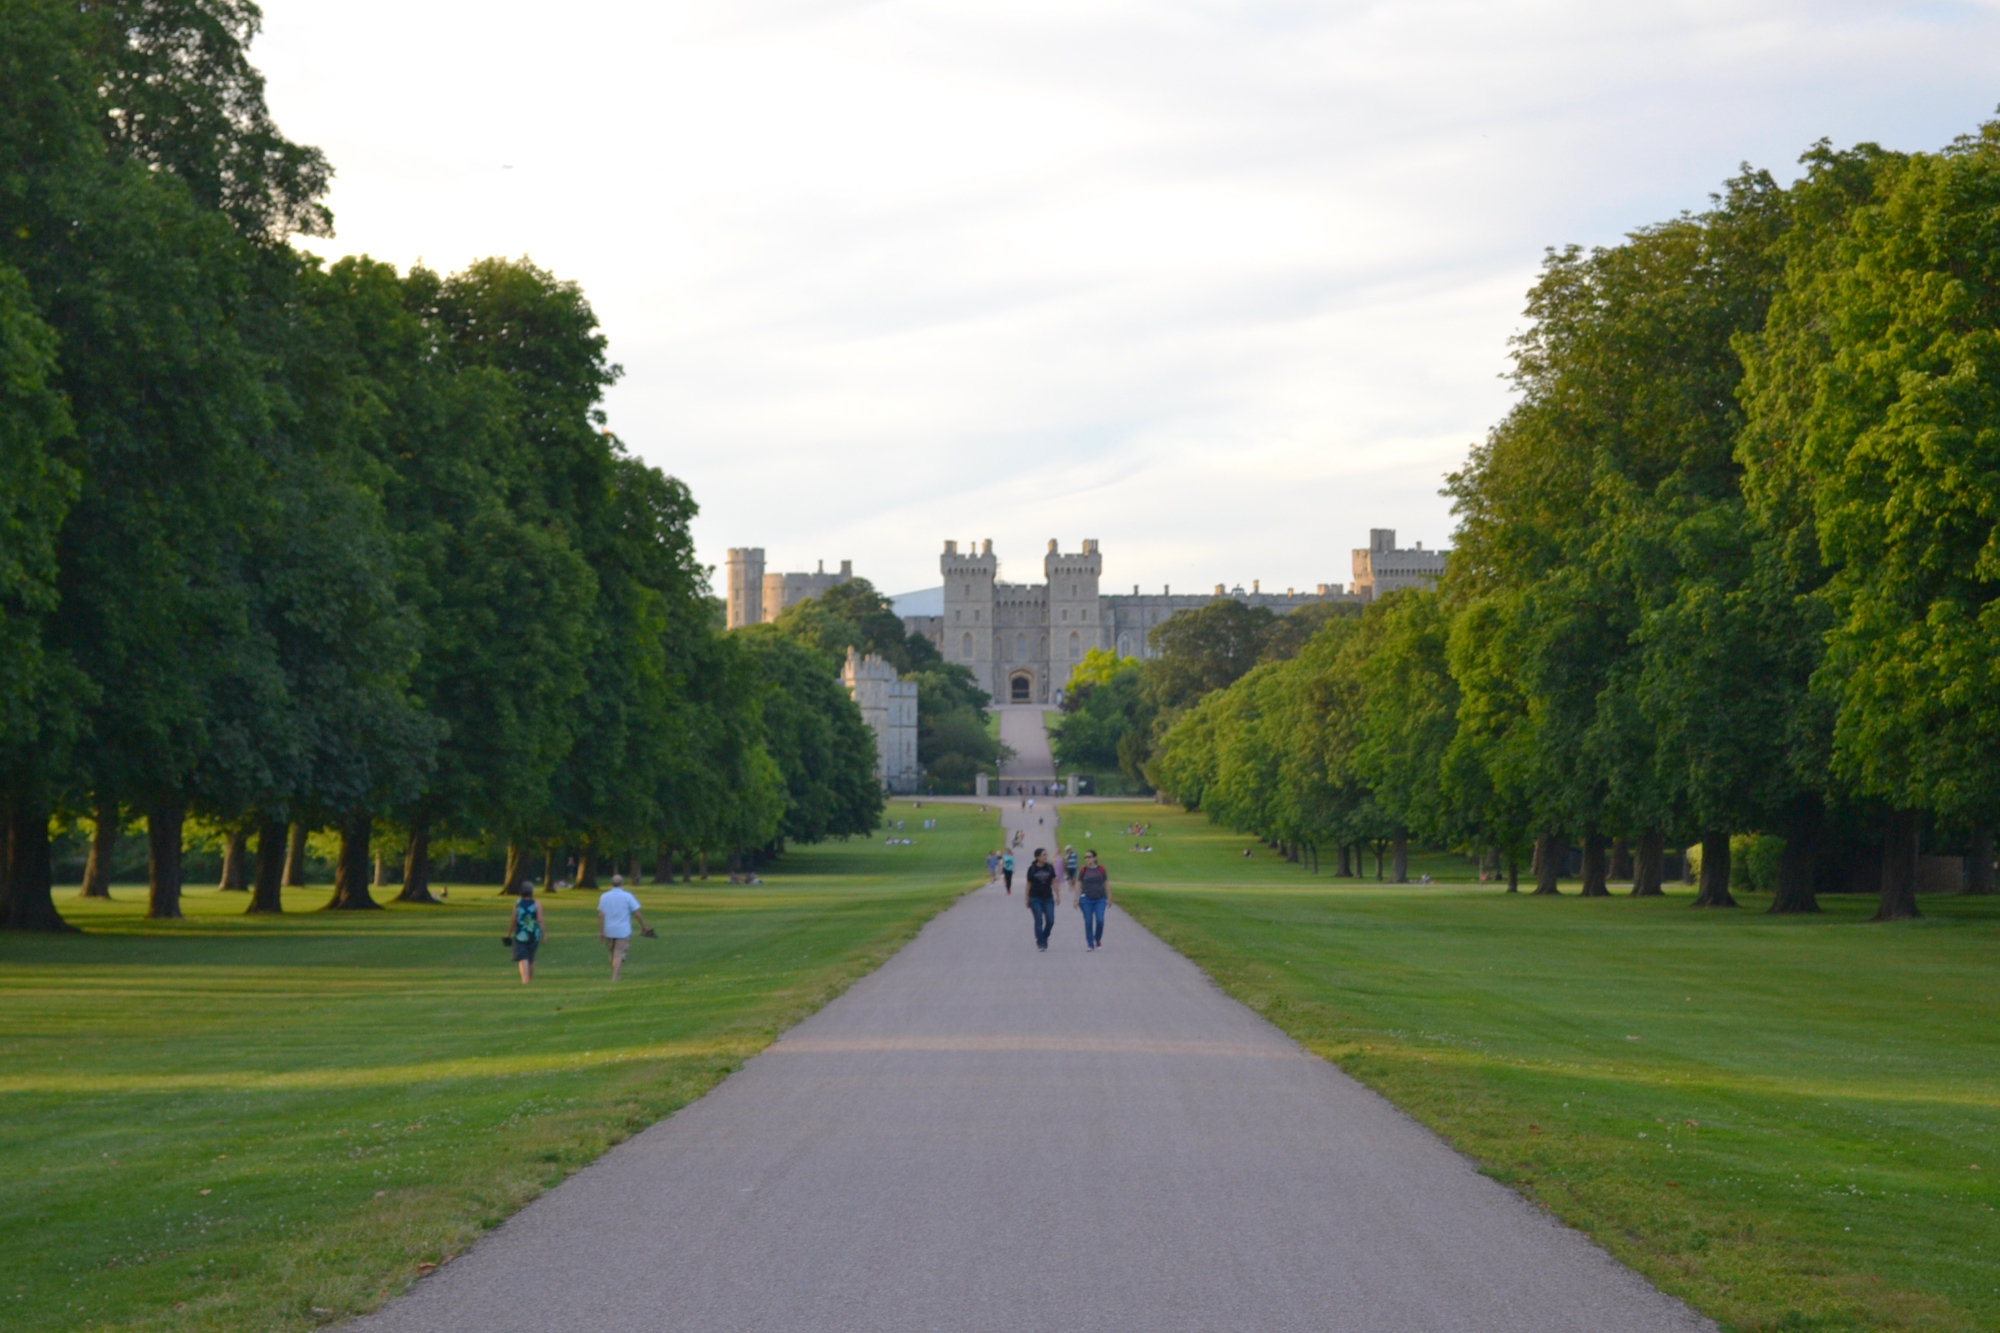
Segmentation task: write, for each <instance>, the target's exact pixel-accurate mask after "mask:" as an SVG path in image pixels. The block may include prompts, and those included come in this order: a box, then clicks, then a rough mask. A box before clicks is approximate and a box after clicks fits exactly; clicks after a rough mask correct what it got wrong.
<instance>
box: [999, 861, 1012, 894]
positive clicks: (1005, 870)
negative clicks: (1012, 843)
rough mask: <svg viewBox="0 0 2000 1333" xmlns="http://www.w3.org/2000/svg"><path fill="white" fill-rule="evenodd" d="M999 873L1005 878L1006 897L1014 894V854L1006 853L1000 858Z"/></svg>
mask: <svg viewBox="0 0 2000 1333" xmlns="http://www.w3.org/2000/svg"><path fill="white" fill-rule="evenodd" d="M1000 873H1001V874H1003V875H1005V876H1006V877H1007V896H1008V897H1010V898H1011V897H1012V896H1013V894H1014V853H1012V852H1007V853H1005V854H1003V855H1002V856H1001V858H1000Z"/></svg>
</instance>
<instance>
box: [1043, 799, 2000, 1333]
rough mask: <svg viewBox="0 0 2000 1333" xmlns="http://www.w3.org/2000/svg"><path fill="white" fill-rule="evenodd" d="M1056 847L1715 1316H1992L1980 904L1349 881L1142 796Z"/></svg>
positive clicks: (1091, 810) (1262, 1003)
mask: <svg viewBox="0 0 2000 1333" xmlns="http://www.w3.org/2000/svg"><path fill="white" fill-rule="evenodd" d="M1134 821H1139V822H1150V823H1151V824H1153V826H1154V827H1153V830H1152V831H1151V832H1150V833H1148V834H1146V835H1144V836H1142V837H1139V838H1136V839H1135V838H1134V837H1133V836H1132V835H1129V834H1127V833H1125V832H1124V831H1123V830H1124V826H1125V825H1127V824H1129V823H1131V822H1134ZM1086 830H1088V831H1089V832H1090V833H1091V835H1092V836H1091V837H1090V838H1089V839H1088V840H1086V839H1085V838H1084V837H1083V836H1082V835H1083V833H1084V832H1085V831H1086ZM1063 837H1064V839H1065V840H1066V841H1072V842H1075V843H1076V844H1077V845H1078V846H1079V847H1084V846H1094V847H1095V848H1096V849H1097V850H1098V852H1099V854H1100V855H1101V856H1102V857H1103V858H1104V859H1105V861H1106V863H1107V865H1108V866H1109V868H1110V870H1111V876H1112V885H1113V891H1114V893H1115V894H1116V896H1117V898H1118V901H1119V902H1120V903H1121V904H1122V905H1123V906H1125V907H1127V908H1128V909H1130V910H1131V911H1132V912H1134V913H1135V914H1136V915H1137V916H1138V917H1139V918H1140V919H1141V920H1142V921H1144V922H1145V923H1146V924H1147V925H1148V926H1149V927H1150V928H1152V929H1153V930H1155V931H1156V932H1158V933H1159V934H1160V935H1161V937H1162V938H1164V939H1165V940H1166V941H1167V942H1168V943H1170V944H1172V945H1173V946H1174V947H1176V948H1178V949H1180V950H1182V951H1183V952H1184V953H1186V954H1187V955H1188V956H1189V957H1191V958H1193V959H1194V960H1195V961H1196V962H1197V963H1199V964H1200V965H1201V966H1202V967H1203V968H1205V969H1207V971H1208V972H1209V973H1210V975H1212V976H1213V977H1215V978H1216V980H1217V981H1218V982H1219V983H1220V984H1221V985H1222V986H1223V987H1224V988H1225V989H1226V990H1227V991H1228V992H1229V993H1230V994H1232V995H1234V996H1236V997H1237V998H1238V999H1240V1000H1242V1001H1243V1002H1244V1003H1246V1004H1248V1005H1249V1006H1250V1007H1251V1008H1253V1009H1255V1010H1257V1011H1258V1012H1259V1013H1262V1014H1264V1015H1265V1016H1266V1017H1268V1018H1269V1019H1270V1020H1271V1021H1272V1022H1274V1023H1276V1024H1278V1026H1280V1027H1282V1028H1283V1029H1285V1030H1286V1031H1287V1032H1289V1033H1291V1034H1292V1035H1293V1036H1294V1037H1296V1038H1297V1039H1298V1040H1299V1041H1301V1042H1302V1043H1303V1044H1304V1045H1305V1046H1307V1047H1308V1048H1309V1049H1311V1050H1313V1051H1315V1052H1317V1053H1319V1054H1321V1055H1323V1056H1325V1057H1326V1058H1328V1059H1330V1060H1333V1061H1335V1062H1336V1063H1338V1064H1339V1065H1340V1066H1341V1067H1342V1068H1344V1069H1346V1070H1347V1071H1348V1072H1349V1073H1351V1074H1353V1075H1354V1076H1356V1077H1357V1078H1359V1079H1361V1080H1362V1081H1364V1082H1366V1083H1368V1084H1369V1085H1370V1086H1372V1087H1374V1088H1376V1089H1378V1090H1380V1091H1381V1092H1382V1093H1384V1094H1385V1095H1387V1096H1388V1097H1389V1098H1391V1099H1392V1100H1393V1101H1395V1102H1396V1103H1397V1104H1399V1105H1401V1106H1403V1107H1404V1108H1406V1109H1407V1110H1408V1111H1409V1112H1410V1113H1411V1114H1413V1115H1415V1116H1416V1117H1417V1118H1418V1119H1420V1120H1422V1121H1423V1122H1424V1123H1425V1124H1428V1125H1430V1126H1431V1127H1433V1128H1434V1129H1436V1130H1437V1131H1438V1132H1440V1133H1441V1134H1443V1135H1444V1136H1445V1137H1446V1138H1447V1139H1449V1140H1450V1141H1451V1142H1453V1143H1454V1144H1456V1145H1458V1147H1459V1148H1460V1149H1462V1150H1463V1151H1464V1152H1466V1153H1467V1154H1469V1155H1470V1156H1471V1157H1473V1158H1474V1159H1476V1160H1477V1161H1478V1162H1479V1163H1480V1164H1481V1165H1482V1167H1483V1168H1484V1169H1485V1170H1486V1171H1487V1172H1488V1173H1489V1174H1490V1175H1492V1176H1494V1177H1496V1178H1497V1179H1500V1180H1502V1181H1505V1182H1506V1183H1508V1184H1510V1185H1512V1186H1513V1187H1514V1188H1516V1189H1518V1190H1520V1191H1521V1192H1522V1193H1524V1194H1526V1195H1527V1196H1528V1197H1530V1198H1531V1199H1534V1200H1537V1201H1539V1202H1540V1203H1542V1204H1543V1205H1545V1206H1546V1207H1548V1208H1550V1209H1551V1210H1553V1211H1554V1212H1555V1213H1556V1214H1557V1215H1558V1216H1560V1217H1562V1218H1563V1219H1564V1220H1565V1221H1567V1222H1569V1223H1571V1224H1572V1225H1574V1226H1577V1227H1580V1228H1582V1229H1584V1230H1585V1231H1587V1232H1589V1233H1590V1234H1591V1235H1592V1236H1594V1237H1595V1238H1596V1239H1597V1240H1598V1241H1599V1242H1601V1243H1602V1244H1604V1245H1605V1246H1606V1247H1607V1248H1609V1249H1610V1250H1611V1251H1612V1252H1613V1253H1614V1254H1616V1255H1617V1256H1618V1257H1619V1258H1621V1259H1623V1260H1624V1261H1625V1262H1627V1263H1629V1264H1631V1265H1632V1266H1633V1267H1635V1268H1637V1269H1638V1270H1639V1271H1641V1272H1642V1273H1644V1274H1646V1275H1647V1276H1648V1277H1649V1278H1651V1279H1652V1280H1653V1281H1655V1282H1657V1283H1658V1284H1659V1285H1660V1286H1661V1287H1663V1288H1664V1289H1666V1290H1668V1291H1671V1292H1673V1293H1675V1294H1676V1295H1679V1296H1682V1297H1684V1298H1686V1299H1687V1300H1688V1301H1690V1302H1691V1303H1692V1304H1694V1305H1695V1306H1696V1307H1698V1308H1699V1309H1701V1310H1703V1311H1705V1312H1707V1313H1708V1314H1710V1315H1712V1316H1714V1317H1715V1318H1716V1319H1718V1320H1720V1321H1721V1322H1722V1323H1723V1324H1724V1325H1725V1327H1728V1328H1731V1329H1758V1330H1836V1329H1838V1330H1847V1329H1948V1330H1970V1329H1994V1328H2000V1213H1996V1211H1995V1205H1996V1204H2000V1190H1996V1188H1995V1178H1996V1175H2000V1139H1996V1137H1995V1131H1996V1129H2000V1023H1996V1021H1995V1009H1996V1003H1995V1002H1996V995H2000V902H1996V901H1994V900H1990V899H1976V898H1959V897H1951V898H1945V897H1926V898H1925V899H1923V901H1922V905H1923V908H1924V911H1925V912H1926V913H1927V919H1925V920H1923V921H1917V922H1910V923H1904V924H1899V925H1892V926H1875V925H1868V924H1865V918H1866V917H1867V916H1868V915H1869V914H1870V913H1871V912H1873V910H1874V907H1875V904H1874V901H1873V900H1872V899H1868V900H1862V899H1857V898H1827V899H1823V900H1822V901H1823V902H1824V903H1825V904H1826V908H1827V911H1826V913H1825V914H1824V915H1823V916H1820V917H1816V918H1798V917H1771V916H1767V915H1765V914H1764V911H1763V909H1764V908H1765V907H1766V906H1767V905H1768V902H1769V900H1768V899H1766V898H1760V897H1758V896H1756V895H1747V896H1744V908H1743V910H1740V911H1735V912H1729V911H1720V912H1697V911H1691V910H1689V907H1688V904H1689V902H1690V897H1689V892H1690V891H1687V890H1677V891H1676V892H1673V893H1670V894H1669V896H1668V897H1667V898H1666V899H1664V900H1657V899H1656V900H1638V901H1634V900H1631V899H1628V898H1623V897H1614V898H1611V899H1608V900H1603V899H1600V900H1593V901H1585V900H1582V899H1579V898H1576V897H1573V896H1565V897H1563V898H1561V899H1549V898H1535V897H1531V896H1527V895H1514V896H1509V895H1507V894H1505V893H1504V892H1501V891H1499V890H1498V889H1497V888H1481V887H1476V886H1472V885H1468V884H1465V883H1459V884H1456V885H1449V886H1446V885H1439V886H1433V887H1417V886H1407V885H1406V886H1388V885H1378V884H1374V883H1360V884H1357V883H1356V882H1354V881H1351V880H1346V881H1343V880H1335V879H1333V878H1332V877H1331V876H1330V874H1328V873H1326V871H1325V867H1322V873H1321V874H1320V875H1318V876H1310V875H1307V874H1306V873H1304V872H1303V871H1302V870H1301V869H1300V868H1299V867H1296V866H1292V865H1287V864H1286V863H1285V862H1283V861H1282V860H1281V859H1280V858H1278V857H1277V856H1276V854H1275V853H1272V852H1271V851H1269V850H1268V849H1266V848H1264V847H1262V846H1260V845H1259V844H1257V843H1256V842H1255V840H1253V839H1246V838H1244V837H1242V836H1240V835H1235V834H1230V833H1227V832H1224V831H1222V830H1219V829H1216V828H1215V827H1213V826H1211V825H1209V824H1208V823H1207V822H1206V821H1205V820H1203V819H1202V818H1200V817H1199V816H1193V815H1187V814H1183V813H1180V812H1178V811H1170V810H1168V809H1166V808H1163V807H1161V806H1158V805H1151V804H1143V805H1132V806H1073V807H1070V808H1069V810H1068V811H1067V812H1066V816H1065V820H1064V824H1063ZM1135 841H1136V842H1139V843H1141V844H1147V845H1151V846H1152V847H1154V848H1155V849H1156V850H1155V851H1153V852H1152V853H1133V852H1132V851H1131V850H1130V849H1131V847H1132V846H1133V844H1134V842H1135ZM1246 848H1247V849H1249V850H1251V851H1252V852H1253V853H1254V855H1253V856H1251V857H1249V858H1245V857H1244V856H1243V855H1242V853H1243V851H1244V850H1245V849H1246ZM1426 864H1427V860H1425V859H1420V860H1419V861H1418V862H1417V866H1418V867H1419V868H1421V867H1423V866H1425V865H1426ZM1455 864H1456V866H1457V867H1458V869H1457V870H1456V871H1455V872H1454V873H1457V874H1460V875H1464V874H1466V873H1468V872H1469V867H1468V866H1467V863H1466V862H1465V861H1464V860H1463V858H1459V859H1457V860H1456V862H1455ZM1452 865H1453V862H1452V861H1451V860H1450V859H1448V858H1437V859H1436V867H1435V869H1434V870H1433V873H1434V874H1435V873H1438V872H1440V871H1443V870H1448V869H1451V867H1452ZM1369 869H1370V872H1371V873H1372V871H1373V865H1372V862H1371V864H1370V867H1369Z"/></svg>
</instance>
